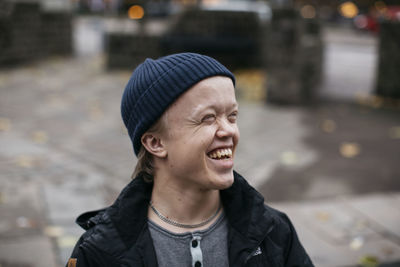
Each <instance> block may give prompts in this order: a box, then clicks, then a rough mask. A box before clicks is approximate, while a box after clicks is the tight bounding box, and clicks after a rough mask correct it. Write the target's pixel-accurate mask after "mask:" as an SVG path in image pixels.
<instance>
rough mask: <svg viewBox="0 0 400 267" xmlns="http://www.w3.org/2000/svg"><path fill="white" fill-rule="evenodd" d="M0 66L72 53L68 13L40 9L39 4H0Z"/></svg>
mask: <svg viewBox="0 0 400 267" xmlns="http://www.w3.org/2000/svg"><path fill="white" fill-rule="evenodd" d="M2 8H3V12H1V13H0V32H1V35H0V66H4V65H12V64H18V63H21V62H27V61H31V60H35V59H39V58H42V57H46V56H50V55H67V54H70V53H71V52H72V24H71V21H72V16H71V14H69V13H62V12H44V11H42V10H41V7H40V4H39V3H28V2H26V3H24V2H16V3H7V4H5V3H3V4H2Z"/></svg>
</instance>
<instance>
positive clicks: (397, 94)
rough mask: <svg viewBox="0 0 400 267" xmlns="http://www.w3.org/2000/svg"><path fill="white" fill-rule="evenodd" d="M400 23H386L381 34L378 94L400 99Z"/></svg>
mask: <svg viewBox="0 0 400 267" xmlns="http://www.w3.org/2000/svg"><path fill="white" fill-rule="evenodd" d="M399 52H400V22H399V21H397V22H396V21H385V22H382V23H381V25H380V32H379V64H378V68H377V85H376V94H377V95H379V96H383V97H390V98H397V99H400V53H399Z"/></svg>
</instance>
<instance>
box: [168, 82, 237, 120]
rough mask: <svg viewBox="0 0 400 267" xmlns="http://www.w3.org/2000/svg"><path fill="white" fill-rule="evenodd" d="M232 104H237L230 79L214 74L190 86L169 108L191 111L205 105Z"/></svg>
mask: <svg viewBox="0 0 400 267" xmlns="http://www.w3.org/2000/svg"><path fill="white" fill-rule="evenodd" d="M234 106H237V102H236V97H235V89H234V86H233V82H232V80H231V79H230V78H228V77H224V76H214V77H210V78H207V79H204V80H202V81H200V82H198V83H197V84H195V85H194V86H192V88H190V89H189V90H187V91H186V92H185V93H184V94H182V95H181V96H180V97H179V98H178V99H177V100H176V101H175V102H174V103H173V104H172V105H171V107H170V110H175V109H176V110H178V111H179V112H184V111H185V112H191V113H193V112H197V111H199V110H202V109H204V108H207V107H215V108H231V107H234Z"/></svg>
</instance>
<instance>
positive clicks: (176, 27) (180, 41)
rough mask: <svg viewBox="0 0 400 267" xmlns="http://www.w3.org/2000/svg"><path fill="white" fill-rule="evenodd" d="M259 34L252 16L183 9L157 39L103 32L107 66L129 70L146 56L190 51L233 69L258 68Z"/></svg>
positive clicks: (260, 63) (260, 59) (142, 35)
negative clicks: (104, 34)
mask: <svg viewBox="0 0 400 267" xmlns="http://www.w3.org/2000/svg"><path fill="white" fill-rule="evenodd" d="M260 31H261V25H260V23H259V22H258V21H257V15H256V14H255V13H250V12H237V11H205V10H197V9H193V10H186V11H185V12H183V13H182V14H180V15H178V16H177V17H175V18H174V22H173V23H171V26H170V27H169V28H168V29H167V31H166V32H163V33H162V34H160V35H158V36H147V35H146V34H140V33H136V34H135V33H129V34H127V33H117V32H108V33H106V42H107V45H106V54H107V66H108V68H125V67H131V66H136V65H137V64H138V63H140V62H141V61H142V60H143V59H144V58H146V57H153V58H154V57H158V56H161V55H166V54H172V53H178V52H188V51H190V52H197V53H202V54H207V55H209V56H212V57H215V58H217V59H218V60H219V61H221V62H222V63H223V64H225V65H226V66H227V67H229V68H230V69H233V70H234V69H238V68H246V67H253V68H254V67H261V66H262V65H263V62H262V60H263V58H262V57H260V51H261V46H262V44H261V39H260ZM157 42H158V43H157Z"/></svg>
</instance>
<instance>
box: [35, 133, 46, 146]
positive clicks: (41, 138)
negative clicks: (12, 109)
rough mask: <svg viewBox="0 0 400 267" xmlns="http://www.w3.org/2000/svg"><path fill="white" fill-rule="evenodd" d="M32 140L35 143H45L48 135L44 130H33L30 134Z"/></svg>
mask: <svg viewBox="0 0 400 267" xmlns="http://www.w3.org/2000/svg"><path fill="white" fill-rule="evenodd" d="M32 140H33V141H34V142H35V143H37V144H45V143H47V140H48V135H47V133H46V132H45V131H35V132H33V134H32Z"/></svg>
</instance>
